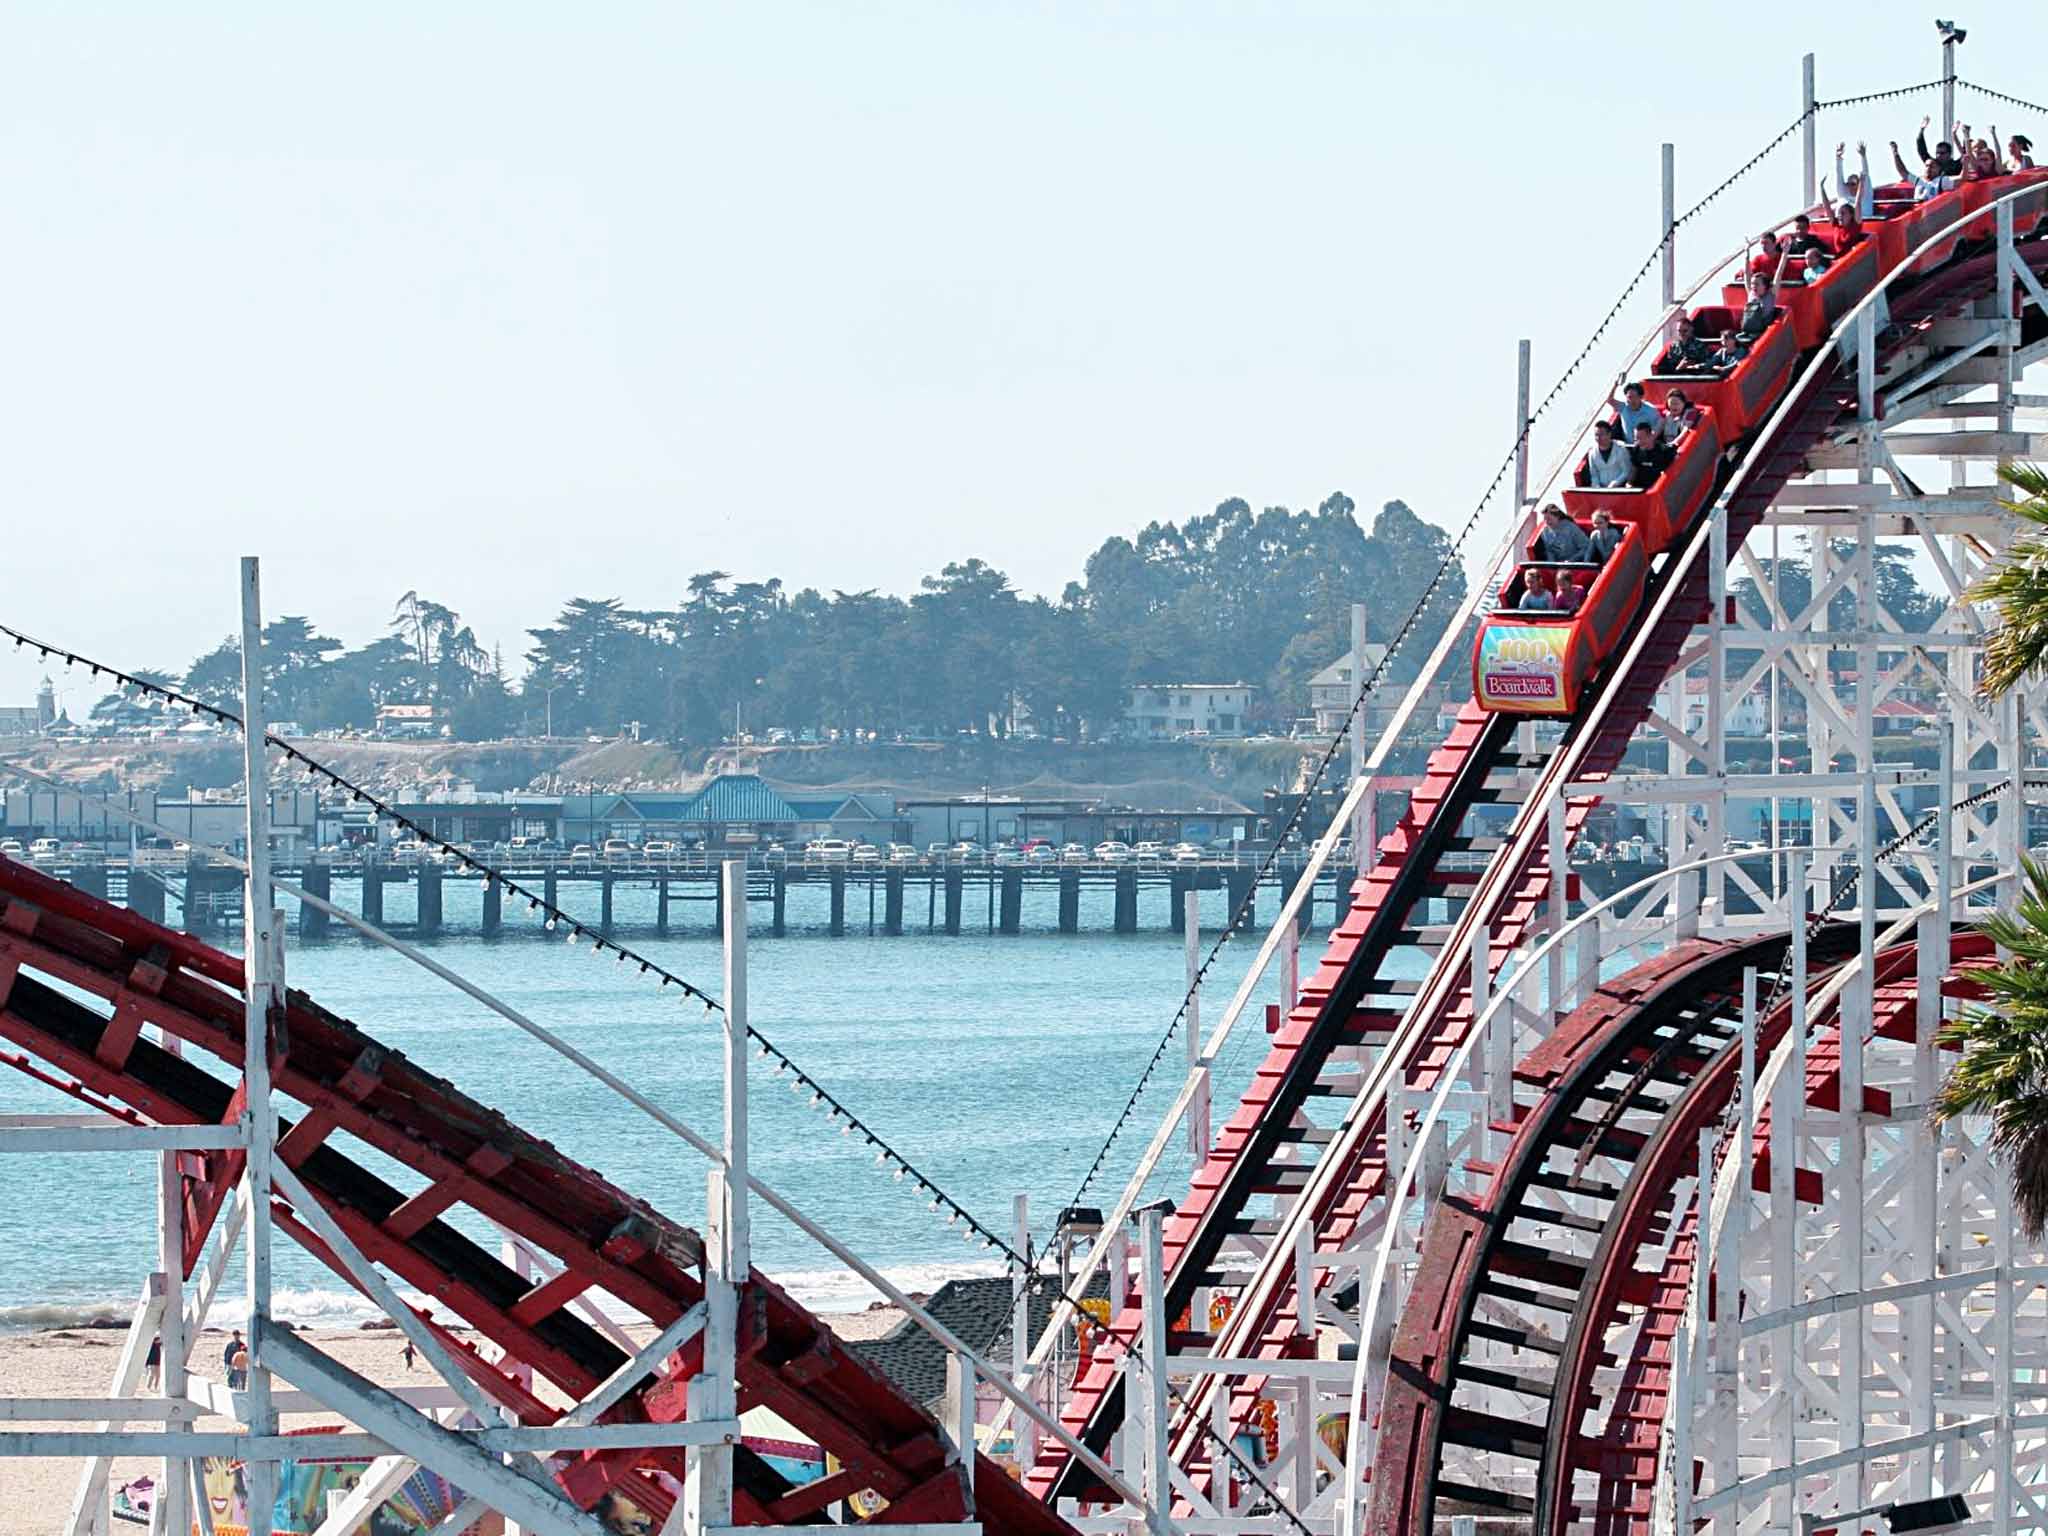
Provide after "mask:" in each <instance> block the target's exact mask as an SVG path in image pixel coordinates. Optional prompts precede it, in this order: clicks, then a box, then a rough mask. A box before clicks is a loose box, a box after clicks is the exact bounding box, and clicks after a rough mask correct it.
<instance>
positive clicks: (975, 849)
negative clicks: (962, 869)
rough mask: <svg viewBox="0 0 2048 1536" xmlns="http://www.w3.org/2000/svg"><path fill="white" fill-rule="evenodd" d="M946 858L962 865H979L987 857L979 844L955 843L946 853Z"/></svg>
mask: <svg viewBox="0 0 2048 1536" xmlns="http://www.w3.org/2000/svg"><path fill="white" fill-rule="evenodd" d="M947 852H948V857H950V858H953V859H956V860H958V861H959V862H960V863H962V864H979V863H980V862H981V861H982V860H983V859H984V858H986V857H987V855H986V854H984V853H983V852H982V851H981V845H980V844H979V843H955V844H954V845H953V846H952V848H950V849H949V850H948V851H947Z"/></svg>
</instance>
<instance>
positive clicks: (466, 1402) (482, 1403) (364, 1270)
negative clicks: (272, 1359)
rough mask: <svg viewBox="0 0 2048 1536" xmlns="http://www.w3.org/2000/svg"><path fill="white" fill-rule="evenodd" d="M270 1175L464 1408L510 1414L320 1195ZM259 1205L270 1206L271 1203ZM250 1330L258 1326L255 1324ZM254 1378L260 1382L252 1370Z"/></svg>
mask: <svg viewBox="0 0 2048 1536" xmlns="http://www.w3.org/2000/svg"><path fill="white" fill-rule="evenodd" d="M270 1176H271V1180H272V1182H273V1183H274V1184H275V1185H276V1186H277V1190H278V1193H280V1194H282V1195H283V1196H284V1197H285V1199H287V1200H289V1201H290V1202H291V1205H292V1211H293V1213H294V1214H295V1215H297V1216H298V1217H299V1219H300V1220H301V1221H303V1222H305V1223H306V1225H307V1226H309V1227H311V1228H312V1229H313V1231H314V1233H315V1234H316V1235H317V1236H318V1237H319V1239H320V1241H321V1242H323V1243H325V1244H326V1245H327V1247H328V1249H329V1250H330V1251H331V1252H332V1253H333V1254H334V1256H335V1257H336V1258H337V1259H339V1260H340V1261H341V1267H342V1268H343V1269H344V1270H346V1271H347V1272H348V1277H349V1279H351V1280H352V1281H354V1282H355V1283H356V1284H357V1285H358V1286H360V1287H361V1288H362V1289H363V1291H364V1292H365V1294H367V1295H368V1296H369V1298H370V1300H372V1301H374V1302H375V1303H376V1304H377V1305H378V1306H379V1307H381V1308H383V1310H384V1315H385V1316H386V1317H388V1318H390V1319H391V1321H392V1322H394V1323H396V1324H397V1325H398V1329H399V1331H400V1332H401V1333H403V1334H404V1335H405V1336H406V1338H407V1339H408V1340H410V1341H411V1343H412V1346H413V1347H414V1348H415V1349H417V1350H418V1351H419V1352H420V1353H421V1354H422V1355H424V1356H426V1358H427V1363H428V1364H429V1365H431V1366H432V1367H433V1368H434V1371H435V1373H436V1374H438V1375H439V1376H440V1378H441V1380H442V1381H443V1382H444V1383H445V1384H446V1385H447V1386H448V1387H450V1388H452V1389H453V1390H454V1392H455V1393H456V1395H457V1396H459V1397H460V1398H461V1399H462V1402H463V1406H464V1407H466V1408H468V1409H469V1411H470V1412H471V1413H474V1414H475V1415H476V1416H477V1418H478V1419H479V1420H481V1421H482V1422H483V1423H486V1424H492V1423H496V1422H497V1421H498V1420H499V1419H501V1418H502V1417H503V1416H504V1413H505V1410H504V1409H503V1408H501V1407H500V1406H499V1405H498V1404H497V1403H495V1402H493V1401H492V1400H491V1399H490V1398H489V1397H487V1396H485V1395H484V1390H483V1388H481V1387H479V1386H478V1385H477V1384H476V1382H475V1381H473V1380H472V1379H471V1378H470V1375H469V1373H468V1372H467V1371H465V1370H463V1369H462V1367H461V1366H460V1365H458V1364H457V1363H456V1361H455V1357H454V1356H453V1355H451V1354H450V1353H449V1352H448V1350H447V1348H446V1346H444V1345H443V1344H442V1343H441V1341H440V1339H438V1338H437V1337H435V1335H434V1333H433V1330H431V1329H430V1328H428V1327H427V1325H426V1324H425V1323H423V1322H421V1321H420V1319H419V1315H418V1314H417V1313H415V1312H414V1311H413V1309H412V1308H411V1307H409V1306H407V1305H406V1303H405V1299H404V1298H403V1297H401V1296H400V1295H399V1294H398V1292H397V1290H396V1289H394V1288H393V1286H392V1284H391V1282H390V1281H388V1280H386V1279H385V1278H384V1274H383V1271H381V1270H379V1269H378V1268H377V1266H376V1265H374V1264H372V1263H371V1262H370V1261H369V1260H368V1259H367V1258H365V1257H364V1256H363V1251H362V1250H361V1249H360V1248H358V1247H357V1246H356V1245H355V1240H354V1239H353V1238H351V1237H350V1236H349V1235H348V1233H347V1232H345V1231H343V1230H342V1227H341V1223H340V1222H338V1221H336V1220H335V1219H334V1218H333V1217H332V1216H331V1215H329V1214H328V1212H327V1208H326V1207H325V1206H324V1205H322V1204H321V1203H320V1200H319V1197H318V1196H316V1195H315V1194H314V1193H313V1192H312V1191H311V1190H310V1189H308V1188H306V1186H305V1185H304V1184H303V1183H302V1182H301V1181H300V1179H299V1176H298V1174H297V1173H296V1172H295V1171H293V1169H292V1168H291V1167H289V1166H288V1165H287V1164H285V1163H283V1162H279V1163H276V1164H275V1165H273V1166H272V1168H271V1170H270ZM259 1203H261V1204H265V1205H267V1204H268V1202H267V1201H265V1202H259ZM251 1326H252V1327H253V1326H254V1322H253V1320H252V1324H251ZM250 1342H251V1348H250V1354H251V1355H252V1356H253V1355H254V1354H255V1349H254V1342H255V1341H254V1340H253V1338H252V1340H251V1341H250ZM250 1380H251V1381H252V1382H253V1381H254V1380H255V1375H254V1373H253V1372H252V1373H251V1375H250ZM300 1385H301V1386H305V1387H306V1390H307V1391H309V1392H313V1391H317V1390H318V1389H317V1388H315V1387H313V1386H309V1385H307V1384H306V1383H304V1382H301V1383H300ZM266 1406H267V1404H266ZM328 1406H330V1407H332V1408H334V1409H336V1410H338V1411H340V1410H342V1405H341V1404H339V1403H330V1404H329V1405H328ZM245 1422H246V1420H245ZM251 1427H252V1428H253V1426H251Z"/></svg>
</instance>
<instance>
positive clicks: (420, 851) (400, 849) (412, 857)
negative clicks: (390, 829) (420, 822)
mask: <svg viewBox="0 0 2048 1536" xmlns="http://www.w3.org/2000/svg"><path fill="white" fill-rule="evenodd" d="M426 852H427V845H426V844H425V843H423V842H421V841H420V840H419V839H418V838H416V837H408V838H407V839H405V841H404V842H400V843H393V844H392V845H391V857H392V858H394V859H396V860H397V861H398V862H399V863H401V864H417V863H418V862H419V861H420V860H421V859H422V858H424V857H425V856H426Z"/></svg>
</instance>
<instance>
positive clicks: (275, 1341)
mask: <svg viewBox="0 0 2048 1536" xmlns="http://www.w3.org/2000/svg"><path fill="white" fill-rule="evenodd" d="M259 1326H260V1325H259ZM263 1342H264V1343H265V1344H266V1345H267V1346H268V1347H269V1352H270V1355H271V1360H272V1365H273V1367H274V1368H275V1369H276V1370H277V1372H278V1373H279V1374H280V1375H282V1376H283V1377H284V1378H285V1379H286V1380H288V1381H290V1382H292V1383H294V1384H295V1385H297V1386H301V1387H304V1388H305V1389H306V1390H307V1391H308V1392H312V1393H314V1394H315V1395H316V1396H318V1397H320V1398H322V1399H323V1400H324V1401H326V1402H328V1403H330V1404H332V1405H333V1406H334V1407H335V1409H336V1411H337V1412H341V1413H345V1414H347V1415H348V1417H349V1419H350V1420H351V1421H352V1422H354V1423H357V1424H360V1425H362V1426H363V1428H364V1429H365V1430H367V1431H368V1432H369V1433H370V1434H371V1435H373V1436H375V1437H376V1438H377V1439H379V1440H382V1441H383V1442H385V1443H386V1444H388V1445H389V1446H390V1447H391V1448H392V1449H393V1450H394V1451H397V1452H400V1453H402V1454H404V1455H407V1456H410V1457H411V1458H412V1459H413V1460H415V1461H417V1462H418V1463H419V1464H420V1465H421V1466H423V1467H430V1468H432V1469H433V1470H434V1471H436V1472H438V1473H440V1474H441V1475H442V1476H443V1477H445V1478H447V1479H448V1480H449V1481H450V1482H453V1483H455V1484H456V1485H457V1486H458V1487H461V1488H463V1489H465V1490H467V1491H470V1492H473V1493H475V1494H476V1495H477V1496H478V1497H480V1498H482V1499H484V1500H485V1501H486V1502H487V1503H488V1504H489V1506H490V1507H492V1508H494V1509H497V1510H499V1511H501V1512H502V1513H503V1514H505V1515H506V1516H507V1517H509V1518H511V1519H514V1520H517V1521H518V1522H519V1523H520V1525H522V1526H524V1527H525V1528H526V1529H528V1530H530V1531H532V1532H534V1533H535V1536H604V1525H603V1523H602V1522H601V1521H599V1520H598V1519H597V1518H596V1517H595V1516H593V1515H587V1514H585V1513H583V1511H581V1510H579V1509H578V1508H576V1506H575V1505H574V1504H572V1503H570V1502H569V1500H568V1499H566V1498H565V1497H563V1495H562V1494H561V1492H560V1491H559V1490H558V1489H556V1488H555V1487H553V1486H552V1485H551V1484H548V1483H543V1482H541V1481H538V1480H535V1479H532V1478H529V1477H527V1476H525V1475H524V1474H523V1473H522V1472H521V1471H519V1470H517V1469H515V1468H513V1467H508V1466H506V1465H505V1464H504V1463H503V1462H501V1461H500V1460H499V1459H498V1458H497V1457H496V1456H495V1455H493V1454H492V1453H491V1452H489V1451H487V1450H485V1449H484V1448H483V1447H482V1446H480V1445H478V1444H475V1443H473V1442H471V1441H469V1440H467V1439H465V1438H464V1437H463V1436H462V1435H459V1434H457V1433H456V1432H455V1431H453V1430H450V1429H447V1428H444V1427H443V1426H442V1425H440V1424H437V1423H435V1422H434V1420H433V1419H431V1418H429V1417H428V1416H427V1415H425V1414H423V1413H420V1412H418V1411H417V1410H415V1409H412V1408H408V1407H406V1406H405V1404H403V1403H401V1402H399V1401H398V1399H397V1398H395V1397H393V1396H392V1395H391V1394H390V1393H388V1392H386V1391H384V1390H383V1389H382V1388H381V1387H378V1386H376V1385H375V1384H373V1383H371V1382H369V1381H366V1380H364V1378H362V1377H361V1376H358V1375H357V1374H356V1373H355V1372H354V1371H351V1370H349V1369H348V1368H347V1367H346V1366H343V1365H340V1364H338V1363H337V1362H335V1361H333V1360H330V1359H328V1358H327V1357H326V1356H325V1355H323V1354H321V1353H320V1352H319V1351H318V1350H316V1349H314V1348H313V1347H312V1346H311V1345H310V1344H307V1343H306V1342H305V1341H304V1340H302V1339H299V1338H297V1337H295V1336H294V1335H293V1334H291V1333H289V1332H287V1331H285V1330H283V1329H275V1328H273V1329H272V1330H271V1332H270V1337H269V1338H267V1339H265V1340H264V1341H263Z"/></svg>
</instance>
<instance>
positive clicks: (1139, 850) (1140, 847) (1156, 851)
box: [1131, 843, 1166, 864]
mask: <svg viewBox="0 0 2048 1536" xmlns="http://www.w3.org/2000/svg"><path fill="white" fill-rule="evenodd" d="M1131 856H1132V857H1133V858H1135V859H1136V860H1137V861H1138V862H1139V863H1140V864H1157V863H1158V862H1159V861H1160V860H1161V859H1163V858H1165V857H1166V844H1164V843H1139V844H1137V845H1135V846H1134V847H1133V848H1132V849H1131Z"/></svg>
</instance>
